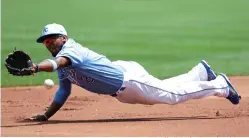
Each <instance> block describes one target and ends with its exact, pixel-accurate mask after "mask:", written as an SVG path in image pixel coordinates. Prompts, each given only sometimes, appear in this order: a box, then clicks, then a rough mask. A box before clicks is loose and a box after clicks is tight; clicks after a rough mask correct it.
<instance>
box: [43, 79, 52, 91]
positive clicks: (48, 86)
mask: <svg viewBox="0 0 249 138" xmlns="http://www.w3.org/2000/svg"><path fill="white" fill-rule="evenodd" d="M44 86H45V87H46V88H47V89H51V88H53V86H54V82H53V80H51V79H46V80H45V81H44Z"/></svg>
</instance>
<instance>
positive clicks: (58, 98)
mask: <svg viewBox="0 0 249 138" xmlns="http://www.w3.org/2000/svg"><path fill="white" fill-rule="evenodd" d="M71 89H72V83H71V82H70V81H69V80H68V79H63V80H59V89H58V90H57V92H56V94H55V97H54V101H55V102H57V103H60V104H64V103H65V102H66V100H67V98H68V96H69V95H70V94H71Z"/></svg>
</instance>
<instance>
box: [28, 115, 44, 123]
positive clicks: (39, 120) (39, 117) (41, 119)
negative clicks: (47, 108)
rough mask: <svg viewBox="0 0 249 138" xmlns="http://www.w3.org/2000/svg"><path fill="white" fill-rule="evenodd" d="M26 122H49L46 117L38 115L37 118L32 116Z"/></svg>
mask: <svg viewBox="0 0 249 138" xmlns="http://www.w3.org/2000/svg"><path fill="white" fill-rule="evenodd" d="M26 120H28V121H37V122H41V121H47V120H48V118H47V117H46V115H36V116H32V117H30V118H28V119H26Z"/></svg>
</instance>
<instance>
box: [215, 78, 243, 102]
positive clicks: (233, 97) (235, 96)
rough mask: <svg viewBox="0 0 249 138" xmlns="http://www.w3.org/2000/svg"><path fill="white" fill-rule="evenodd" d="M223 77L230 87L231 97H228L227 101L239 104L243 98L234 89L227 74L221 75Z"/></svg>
mask: <svg viewBox="0 0 249 138" xmlns="http://www.w3.org/2000/svg"><path fill="white" fill-rule="evenodd" d="M219 75H221V76H222V77H223V78H224V79H225V80H226V82H227V84H228V87H229V95H228V97H227V99H228V100H229V101H230V102H231V103H233V104H239V101H240V99H241V96H240V95H239V93H238V92H237V91H236V90H235V88H234V87H233V85H232V83H231V82H230V80H229V79H228V77H227V76H226V75H225V74H222V73H221V74H219Z"/></svg>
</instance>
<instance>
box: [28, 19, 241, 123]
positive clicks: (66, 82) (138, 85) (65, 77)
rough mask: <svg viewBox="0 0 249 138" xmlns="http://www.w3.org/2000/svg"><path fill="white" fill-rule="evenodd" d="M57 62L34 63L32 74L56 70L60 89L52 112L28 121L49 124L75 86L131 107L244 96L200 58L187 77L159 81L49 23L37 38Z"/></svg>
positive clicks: (236, 99)
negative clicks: (112, 98) (86, 45)
mask: <svg viewBox="0 0 249 138" xmlns="http://www.w3.org/2000/svg"><path fill="white" fill-rule="evenodd" d="M37 42H38V43H43V44H44V45H45V46H46V48H47V49H48V50H49V51H50V52H51V54H52V56H53V58H52V59H46V60H45V61H43V62H41V63H39V64H33V68H32V71H33V72H34V73H38V72H54V71H57V72H58V79H59V88H58V90H57V92H56V94H55V96H54V100H53V102H52V103H51V105H50V107H49V108H48V110H47V111H46V112H45V113H44V114H42V115H36V116H33V117H31V118H29V120H32V121H47V120H48V119H49V118H50V117H51V116H53V115H54V114H55V113H56V112H57V111H58V110H59V109H60V108H61V107H62V106H63V104H64V103H65V101H66V100H67V98H68V96H69V95H70V93H71V88H72V84H75V85H78V86H80V87H82V88H84V89H86V90H88V91H90V92H93V93H97V94H105V95H110V96H112V97H114V98H116V99H117V100H118V101H120V102H122V103H129V104H148V105H153V104H178V103H182V102H185V101H188V100H190V99H200V98H204V97H208V96H218V97H222V98H226V99H228V100H229V101H230V102H231V103H232V104H238V103H239V101H240V96H239V94H238V92H237V91H236V90H235V89H234V87H233V85H232V84H231V82H230V81H229V79H228V78H227V76H226V75H224V74H219V75H218V76H216V74H215V73H214V72H213V71H212V70H211V68H210V65H209V64H208V63H207V62H206V61H205V60H202V61H201V62H200V63H198V64H197V65H196V66H195V67H193V68H192V69H191V70H190V71H189V72H188V73H185V74H182V75H179V76H176V77H173V78H169V79H165V80H160V79H157V78H155V77H154V76H152V75H150V74H149V73H148V72H147V71H146V70H145V69H144V68H143V67H142V66H141V65H140V64H138V63H137V62H134V61H121V60H120V61H113V62H112V61H110V60H109V59H108V58H106V57H105V56H103V55H100V54H98V53H95V52H93V51H91V50H89V49H88V48H86V47H84V46H82V45H81V44H79V43H77V42H75V41H74V40H73V39H71V38H69V37H68V35H67V32H66V30H65V28H64V27H63V26H62V25H60V24H56V23H53V24H48V25H46V26H45V27H44V29H43V31H42V35H41V36H40V37H39V38H38V39H37Z"/></svg>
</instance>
